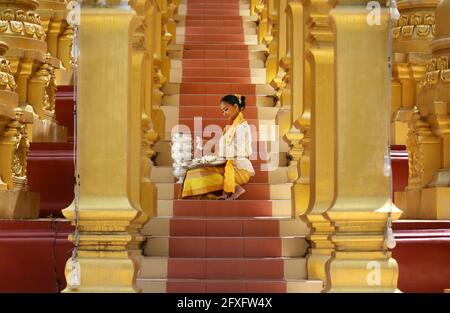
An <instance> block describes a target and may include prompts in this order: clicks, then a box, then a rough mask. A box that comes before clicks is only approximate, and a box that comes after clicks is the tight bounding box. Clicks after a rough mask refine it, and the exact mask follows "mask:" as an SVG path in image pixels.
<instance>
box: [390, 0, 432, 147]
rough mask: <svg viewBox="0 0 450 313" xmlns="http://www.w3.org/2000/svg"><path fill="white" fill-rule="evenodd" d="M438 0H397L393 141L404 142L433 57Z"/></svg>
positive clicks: (393, 78) (392, 103)
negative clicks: (422, 82) (428, 62)
mask: <svg viewBox="0 0 450 313" xmlns="http://www.w3.org/2000/svg"><path fill="white" fill-rule="evenodd" d="M438 3H439V0H432V1H424V0H422V1H411V0H400V1H398V9H399V11H400V14H401V15H400V18H399V20H398V21H396V22H395V24H394V27H393V29H392V39H393V42H392V50H393V54H392V57H393V66H392V82H391V95H392V96H391V109H392V111H391V121H392V122H391V144H401V145H405V144H406V141H407V138H406V137H407V133H408V122H409V121H410V120H411V119H412V116H413V114H414V111H415V109H416V105H417V96H418V93H419V84H420V81H421V80H422V77H423V75H424V74H425V72H426V63H427V61H428V60H429V59H430V58H431V49H430V43H431V41H432V40H433V37H434V11H435V9H436V6H437V4H438Z"/></svg>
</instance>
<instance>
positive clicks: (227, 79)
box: [183, 77, 251, 84]
mask: <svg viewBox="0 0 450 313" xmlns="http://www.w3.org/2000/svg"><path fill="white" fill-rule="evenodd" d="M183 82H185V83H232V84H238V83H240V84H249V83H251V78H250V77H183Z"/></svg>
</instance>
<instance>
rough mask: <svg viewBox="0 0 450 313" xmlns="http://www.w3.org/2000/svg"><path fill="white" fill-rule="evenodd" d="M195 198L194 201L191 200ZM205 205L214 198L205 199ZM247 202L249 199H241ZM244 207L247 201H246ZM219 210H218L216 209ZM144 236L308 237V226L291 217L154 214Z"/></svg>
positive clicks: (143, 231) (143, 230) (145, 227)
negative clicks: (169, 215) (156, 215)
mask: <svg viewBox="0 0 450 313" xmlns="http://www.w3.org/2000/svg"><path fill="white" fill-rule="evenodd" d="M192 201H195V200H192ZM202 201H203V202H205V203H206V204H205V205H206V206H208V204H210V203H212V202H213V201H212V200H202ZM244 201H249V200H241V201H240V202H241V203H243V202H244ZM243 205H244V206H245V204H243ZM217 210H219V209H217ZM207 212H208V211H207ZM141 233H142V234H143V235H145V236H168V235H169V234H171V235H176V236H183V235H185V236H186V235H187V234H189V235H190V236H206V235H209V234H211V235H212V234H215V235H217V236H219V234H222V235H223V236H237V237H239V236H246V235H249V236H305V235H306V234H308V225H307V224H306V222H304V221H302V220H300V219H294V218H289V217H251V216H250V217H237V216H236V217H220V216H208V215H207V216H206V217H201V216H200V217H174V218H171V217H164V216H161V217H154V218H152V219H150V220H149V221H148V222H147V223H146V224H145V225H144V227H143V228H142V230H141Z"/></svg>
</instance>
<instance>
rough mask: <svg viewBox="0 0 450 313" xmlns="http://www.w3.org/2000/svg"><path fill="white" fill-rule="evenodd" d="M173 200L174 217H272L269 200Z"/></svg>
mask: <svg viewBox="0 0 450 313" xmlns="http://www.w3.org/2000/svg"><path fill="white" fill-rule="evenodd" d="M233 202H234V203H227V202H225V201H224V202H217V201H212V200H181V199H179V200H174V201H173V216H174V217H187V216H191V217H194V216H195V217H272V201H271V200H240V201H233Z"/></svg>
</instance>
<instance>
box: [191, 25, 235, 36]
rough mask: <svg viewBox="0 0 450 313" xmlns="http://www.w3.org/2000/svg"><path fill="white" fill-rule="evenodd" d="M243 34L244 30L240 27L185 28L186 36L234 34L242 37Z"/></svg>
mask: <svg viewBox="0 0 450 313" xmlns="http://www.w3.org/2000/svg"><path fill="white" fill-rule="evenodd" d="M243 33H244V29H243V28H242V27H226V28H224V27H223V26H221V27H194V26H187V27H186V34H189V35H212V34H228V35H231V34H235V35H242V34H243Z"/></svg>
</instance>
